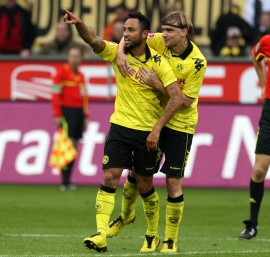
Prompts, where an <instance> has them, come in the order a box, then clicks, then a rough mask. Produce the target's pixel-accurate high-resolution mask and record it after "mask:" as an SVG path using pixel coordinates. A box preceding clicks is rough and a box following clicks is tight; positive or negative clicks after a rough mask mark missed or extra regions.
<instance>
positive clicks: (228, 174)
mask: <svg viewBox="0 0 270 257" xmlns="http://www.w3.org/2000/svg"><path fill="white" fill-rule="evenodd" d="M242 143H243V144H244V146H245V148H246V150H247V154H248V157H249V160H250V163H251V164H253V163H254V159H255V154H254V149H255V143H256V133H255V132H254V129H253V125H252V123H251V121H250V119H249V117H248V116H244V115H236V116H235V117H234V120H233V124H232V129H231V133H230V138H229V142H228V147H227V151H226V156H225V159H224V163H223V169H222V174H221V176H222V178H224V179H233V177H234V175H235V172H236V166H237V161H238V160H239V154H240V150H241V144H242Z"/></svg>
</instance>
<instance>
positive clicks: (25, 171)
mask: <svg viewBox="0 0 270 257" xmlns="http://www.w3.org/2000/svg"><path fill="white" fill-rule="evenodd" d="M30 143H35V145H34V146H33V145H31V146H28V147H26V148H25V149H23V150H22V151H21V152H20V153H19V154H18V156H17V158H16V162H15V168H16V171H17V172H18V173H19V174H21V175H40V174H42V173H43V172H44V167H45V164H46V160H47V157H48V152H49V146H50V135H49V134H48V132H46V131H44V130H32V131H29V132H27V133H25V135H24V136H23V139H22V144H23V145H26V144H30ZM30 160H33V161H30Z"/></svg>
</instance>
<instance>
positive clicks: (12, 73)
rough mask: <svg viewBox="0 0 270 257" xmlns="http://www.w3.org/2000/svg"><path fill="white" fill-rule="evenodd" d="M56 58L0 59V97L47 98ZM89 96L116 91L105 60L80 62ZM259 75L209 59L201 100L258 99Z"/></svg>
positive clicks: (248, 68) (109, 97)
mask: <svg viewBox="0 0 270 257" xmlns="http://www.w3.org/2000/svg"><path fill="white" fill-rule="evenodd" d="M61 64H62V62H59V61H57V62H56V61H54V62H53V61H46V62H44V61H43V62H41V61H1V62H0V69H1V74H2V77H1V91H0V100H49V99H50V97H51V96H50V86H51V85H52V76H53V75H54V74H55V72H56V69H57V67H58V66H59V65H61ZM81 71H82V72H83V73H84V75H85V78H86V85H87V88H88V93H89V96H90V100H106V101H108V100H112V99H114V97H115V95H116V90H117V89H116V84H115V76H114V71H113V69H112V66H111V64H109V63H106V62H102V61H100V62H88V63H84V64H83V65H82V66H81ZM260 95H261V91H260V87H259V84H258V78H257V76H256V73H255V70H254V68H253V66H252V64H251V63H236V62H231V63H211V62H210V63H209V64H208V67H207V71H206V74H205V79H204V82H203V85H202V88H201V91H200V102H215V103H217V102H218V103H258V102H259V101H260V100H259V99H260Z"/></svg>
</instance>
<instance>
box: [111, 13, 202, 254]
mask: <svg viewBox="0 0 270 257" xmlns="http://www.w3.org/2000/svg"><path fill="white" fill-rule="evenodd" d="M161 29H162V33H154V34H149V36H148V39H147V44H148V45H149V46H150V47H152V48H154V49H155V50H156V51H157V52H158V53H160V54H161V55H163V56H164V57H165V58H166V59H167V60H168V62H169V63H170V65H171V67H172V68H173V70H174V73H175V76H176V77H177V79H178V86H179V88H180V89H181V92H182V97H183V101H182V104H181V107H180V108H179V109H178V111H177V112H176V114H175V115H174V117H173V118H172V119H171V120H170V121H169V122H168V123H167V124H166V125H165V127H164V128H163V129H162V131H161V134H160V149H161V151H162V152H163V153H164V155H165V162H164V164H163V165H162V167H161V169H160V171H161V172H163V173H165V174H166V187H167V193H168V197H167V205H166V227H165V238H164V241H163V247H162V249H161V252H164V253H165V252H166V253H170V252H177V251H178V245H177V241H178V230H179V226H180V222H181V220H182V216H183V210H184V195H183V190H182V182H183V178H184V171H185V167H186V164H187V161H188V157H189V152H190V149H191V144H192V139H193V134H194V133H195V128H196V125H197V122H198V111H197V105H198V95H199V91H200V88H201V85H202V82H203V78H204V74H205V71H206V65H207V62H206V59H205V57H204V56H203V55H202V53H201V52H200V50H199V49H198V47H197V46H196V45H195V44H194V43H193V42H192V41H191V36H192V34H193V25H192V23H191V21H190V19H189V18H188V17H187V16H186V14H185V13H184V12H172V13H170V14H168V15H167V16H165V17H164V18H163V19H162V20H161ZM124 41H126V40H125V39H124ZM122 43H123V41H122V42H121V44H122ZM120 49H121V48H120ZM118 54H119V58H120V56H121V60H119V61H118V66H119V70H121V72H122V74H123V76H126V75H128V72H127V70H126V66H127V65H128V63H127V61H126V58H125V56H123V54H122V53H121V51H120V50H119V53H118ZM122 57H123V58H122ZM141 75H142V77H143V79H145V80H146V81H147V84H148V85H152V86H154V87H155V88H156V89H158V90H160V91H161V92H163V99H162V103H163V106H164V105H165V104H166V102H167V97H166V95H165V91H164V90H163V89H162V87H161V83H160V81H159V79H158V77H157V76H155V74H154V73H153V72H152V71H151V70H147V69H142V70H141ZM137 195H138V193H137V187H136V178H134V175H133V172H131V173H130V174H129V176H128V178H127V180H126V182H125V184H124V188H123V198H122V212H121V215H120V216H119V217H117V218H116V219H115V220H114V221H112V222H111V223H110V224H109V226H108V230H107V236H108V237H112V236H116V235H118V233H119V232H120V230H121V229H122V228H123V226H125V225H127V224H129V223H131V222H130V221H134V219H135V203H136V199H137Z"/></svg>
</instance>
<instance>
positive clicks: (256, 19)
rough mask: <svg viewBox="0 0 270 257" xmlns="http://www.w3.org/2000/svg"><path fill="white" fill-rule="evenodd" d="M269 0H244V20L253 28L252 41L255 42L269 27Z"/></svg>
mask: <svg viewBox="0 0 270 257" xmlns="http://www.w3.org/2000/svg"><path fill="white" fill-rule="evenodd" d="M269 12H270V1H269V0H246V8H245V13H244V18H245V20H246V21H247V22H248V23H249V24H250V26H251V27H252V29H253V35H254V36H253V43H254V44H255V43H257V42H258V41H259V39H260V38H261V37H262V36H263V35H264V34H267V28H268V29H269V25H268V24H269V14H267V13H269Z"/></svg>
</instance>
